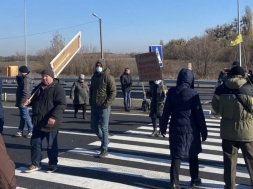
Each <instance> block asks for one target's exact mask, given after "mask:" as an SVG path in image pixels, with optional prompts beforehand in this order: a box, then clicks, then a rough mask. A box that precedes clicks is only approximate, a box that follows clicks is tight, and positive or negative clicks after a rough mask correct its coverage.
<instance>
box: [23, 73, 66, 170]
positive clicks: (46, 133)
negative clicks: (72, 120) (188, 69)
mask: <svg viewBox="0 0 253 189" xmlns="http://www.w3.org/2000/svg"><path fill="white" fill-rule="evenodd" d="M41 76H42V82H41V84H40V85H38V86H37V87H36V88H35V89H34V97H33V98H32V99H31V101H29V100H27V101H26V102H25V105H28V104H31V105H32V113H33V114H32V121H33V125H34V129H33V135H32V138H31V160H32V164H31V165H30V166H29V167H28V169H27V170H26V172H33V171H37V170H40V169H41V160H42V141H43V139H44V138H46V140H47V156H48V159H49V162H48V163H49V167H48V172H54V171H55V170H56V169H57V163H58V144H57V136H58V130H59V128H60V126H61V124H62V116H63V112H64V110H65V109H66V94H65V90H64V88H63V87H62V86H61V85H60V83H59V81H58V80H57V79H54V72H53V71H52V70H51V69H46V70H43V71H42V72H41Z"/></svg>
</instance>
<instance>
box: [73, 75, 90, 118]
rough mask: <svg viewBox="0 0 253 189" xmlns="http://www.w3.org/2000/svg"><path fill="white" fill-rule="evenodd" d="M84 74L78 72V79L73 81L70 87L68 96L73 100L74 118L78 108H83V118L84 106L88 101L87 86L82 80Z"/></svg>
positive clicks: (84, 113)
mask: <svg viewBox="0 0 253 189" xmlns="http://www.w3.org/2000/svg"><path fill="white" fill-rule="evenodd" d="M84 79H85V75H83V74H80V76H79V78H78V81H75V82H74V83H73V85H72V87H71V93H70V98H71V99H72V100H73V105H74V110H75V112H74V118H77V116H76V114H77V112H78V110H79V109H80V108H82V110H83V119H86V118H85V115H86V107H87V105H88V103H89V86H88V84H87V83H86V82H85V81H84Z"/></svg>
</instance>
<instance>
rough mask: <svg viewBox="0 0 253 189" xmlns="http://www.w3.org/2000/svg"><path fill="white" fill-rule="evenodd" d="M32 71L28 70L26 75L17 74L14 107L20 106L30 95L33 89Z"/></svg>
mask: <svg viewBox="0 0 253 189" xmlns="http://www.w3.org/2000/svg"><path fill="white" fill-rule="evenodd" d="M33 79H34V76H33V74H32V72H28V73H27V74H26V75H21V74H20V73H19V75H18V76H17V77H16V80H17V84H18V87H17V90H16V104H15V105H16V107H22V104H23V103H24V102H25V101H26V100H27V99H28V98H29V97H30V96H31V93H32V90H33Z"/></svg>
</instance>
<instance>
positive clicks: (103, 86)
mask: <svg viewBox="0 0 253 189" xmlns="http://www.w3.org/2000/svg"><path fill="white" fill-rule="evenodd" d="M101 63H102V64H103V65H102V67H103V71H102V72H101V73H98V72H95V73H94V75H93V76H92V78H91V85H90V99H89V103H90V106H91V107H92V108H93V107H100V108H107V107H108V106H110V105H111V104H112V102H113V101H114V99H115V97H116V95H117V88H116V84H115V79H114V77H113V76H112V75H111V74H110V70H109V69H108V68H106V66H105V63H104V62H101Z"/></svg>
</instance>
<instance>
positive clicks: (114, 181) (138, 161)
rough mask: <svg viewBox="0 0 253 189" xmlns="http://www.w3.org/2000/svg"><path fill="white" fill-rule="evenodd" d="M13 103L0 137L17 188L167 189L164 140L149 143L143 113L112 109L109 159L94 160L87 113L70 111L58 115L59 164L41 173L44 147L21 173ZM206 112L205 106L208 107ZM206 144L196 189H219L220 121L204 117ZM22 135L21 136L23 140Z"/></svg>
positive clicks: (240, 176)
mask: <svg viewBox="0 0 253 189" xmlns="http://www.w3.org/2000/svg"><path fill="white" fill-rule="evenodd" d="M13 105H14V103H6V102H5V103H4V111H5V126H4V133H3V137H4V140H5V143H6V146H7V150H8V153H9V155H10V156H11V158H12V159H13V161H14V162H15V163H16V176H17V185H18V188H29V189H40V188H43V189H58V188H64V189H76V188H91V189H98V188H99V189H136V188H149V189H165V188H169V169H170V155H169V145H168V136H166V137H165V138H158V137H150V136H149V135H150V134H151V132H152V125H151V121H150V118H149V117H148V113H146V112H142V111H141V110H139V109H134V110H132V111H131V112H124V111H123V108H119V107H117V108H112V115H111V119H110V144H109V155H108V156H107V157H106V158H102V159H101V158H96V157H95V156H94V155H96V154H98V151H97V148H98V147H99V146H100V143H99V142H98V138H97V137H96V136H95V135H94V134H93V132H92V131H91V129H90V122H89V120H90V111H89V110H88V112H87V119H86V120H83V119H81V118H82V116H81V112H80V113H79V115H78V118H73V109H72V108H71V107H68V108H67V110H66V112H65V113H64V119H63V124H62V128H61V130H60V133H59V163H58V169H57V171H56V172H54V173H47V172H46V170H47V166H48V160H47V155H46V151H45V149H46V143H45V142H44V146H43V147H44V148H43V149H44V153H43V160H42V162H43V163H42V169H41V170H40V171H36V172H33V173H25V172H24V170H25V169H27V167H28V166H29V165H30V139H27V138H25V137H20V138H17V137H14V135H15V133H16V131H17V127H18V123H19V115H18V109H17V108H15V107H14V106H13ZM209 107H210V106H209ZM206 122H207V125H208V130H209V138H208V139H207V141H206V142H204V143H203V145H202V148H203V153H201V154H200V155H199V158H200V174H199V176H200V177H201V178H202V182H203V184H202V185H201V187H200V188H223V186H224V184H223V163H222V162H223V158H222V149H221V139H220V138H219V122H220V120H219V119H217V118H215V117H213V116H210V115H207V117H206ZM26 133H27V130H25V134H26ZM180 180H181V184H182V186H183V187H184V188H190V187H189V185H190V176H189V165H188V162H187V160H185V161H183V162H182V164H181V172H180ZM236 183H237V184H238V186H237V188H240V189H244V188H245V189H247V188H251V187H250V186H249V185H250V181H249V175H248V172H247V170H246V166H245V163H244V160H243V157H242V155H241V154H240V155H239V159H238V167H237V180H236Z"/></svg>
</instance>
